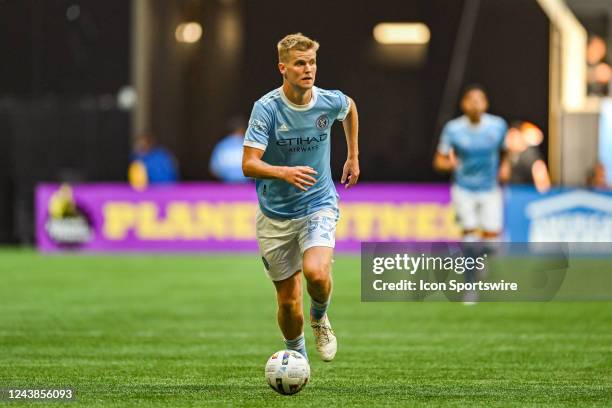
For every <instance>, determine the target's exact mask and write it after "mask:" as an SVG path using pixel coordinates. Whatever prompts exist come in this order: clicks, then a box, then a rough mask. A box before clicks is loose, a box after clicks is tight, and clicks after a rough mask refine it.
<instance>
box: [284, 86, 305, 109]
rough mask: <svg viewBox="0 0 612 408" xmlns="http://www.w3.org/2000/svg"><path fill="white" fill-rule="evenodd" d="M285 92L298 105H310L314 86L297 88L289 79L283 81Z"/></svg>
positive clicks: (290, 100)
mask: <svg viewBox="0 0 612 408" xmlns="http://www.w3.org/2000/svg"><path fill="white" fill-rule="evenodd" d="M283 92H284V94H285V96H286V97H287V99H288V100H289V102H291V103H293V104H296V105H308V104H309V103H310V101H311V100H312V88H310V89H303V88H295V87H293V86H291V84H289V82H287V81H285V82H284V83H283Z"/></svg>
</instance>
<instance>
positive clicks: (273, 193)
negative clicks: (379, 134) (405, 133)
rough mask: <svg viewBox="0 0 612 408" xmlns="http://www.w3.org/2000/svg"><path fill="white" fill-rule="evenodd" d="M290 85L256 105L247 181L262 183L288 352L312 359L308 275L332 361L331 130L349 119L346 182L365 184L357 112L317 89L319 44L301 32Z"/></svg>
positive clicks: (266, 235) (263, 237)
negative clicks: (305, 297) (307, 332)
mask: <svg viewBox="0 0 612 408" xmlns="http://www.w3.org/2000/svg"><path fill="white" fill-rule="evenodd" d="M277 48H278V69H279V71H280V73H281V75H282V76H283V85H282V86H281V87H280V88H277V89H274V90H273V91H271V92H269V93H267V94H266V95H264V96H263V97H262V98H260V99H259V100H258V101H257V102H255V105H254V107H253V111H252V113H251V118H250V120H249V125H248V128H247V132H246V135H245V140H244V153H243V159H242V169H243V172H244V175H245V176H247V177H253V178H255V179H257V181H256V189H257V196H258V199H259V211H258V213H257V226H256V230H257V240H258V243H259V249H260V251H261V255H262V261H263V264H264V267H265V271H266V273H267V275H268V277H269V278H270V279H271V280H272V281H273V283H274V286H275V288H276V298H277V303H278V312H277V319H278V325H279V327H280V329H281V331H282V333H283V336H284V338H285V344H286V346H287V348H288V349H292V350H296V351H299V352H300V353H301V354H302V355H304V356H305V357H306V358H307V354H306V345H305V341H304V332H303V325H304V316H303V311H302V273H303V274H304V277H305V278H306V282H307V290H308V294H309V295H310V298H311V303H310V323H311V326H312V329H313V331H314V336H315V340H316V348H317V351H318V352H319V354H320V356H321V358H322V359H323V360H324V361H331V360H332V359H333V358H334V356H335V355H336V350H337V341H336V336H335V334H334V332H333V330H332V327H331V324H330V322H329V318H328V317H327V308H328V306H329V303H330V296H331V292H332V278H331V263H332V257H333V248H334V245H335V231H336V222H337V220H338V216H339V211H338V198H337V192H336V189H335V186H334V183H333V181H332V177H331V169H330V130H331V126H332V124H333V122H334V121H335V120H339V121H342V124H343V128H344V133H345V136H346V143H347V146H348V157H347V159H346V162H345V164H344V168H343V171H342V178H341V182H342V183H343V184H344V183H346V184H345V188H349V187H351V186H353V185H355V183H357V179H358V178H359V160H358V146H357V131H358V119H357V107H356V106H355V102H354V101H353V100H352V99H351V98H349V97H347V96H346V95H344V94H343V93H342V92H340V91H328V90H324V89H320V88H317V87H315V86H314V82H315V77H316V73H317V50H318V48H319V44H318V43H317V42H316V41H313V40H311V39H310V38H308V37H305V36H304V35H302V34H301V33H297V34H290V35H287V36H286V37H285V38H283V39H282V40H281V41H280V42H279V43H278V44H277Z"/></svg>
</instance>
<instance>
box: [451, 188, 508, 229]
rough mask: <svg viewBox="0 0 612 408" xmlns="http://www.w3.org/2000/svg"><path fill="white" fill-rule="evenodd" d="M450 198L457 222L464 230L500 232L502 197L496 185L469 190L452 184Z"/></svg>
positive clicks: (502, 220) (502, 219)
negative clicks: (487, 188) (492, 187)
mask: <svg viewBox="0 0 612 408" xmlns="http://www.w3.org/2000/svg"><path fill="white" fill-rule="evenodd" d="M451 198H452V201H453V206H454V207H455V212H456V213H457V217H458V218H459V224H460V225H461V227H462V228H463V229H464V230H472V229H478V228H480V229H482V230H483V231H487V232H501V230H502V228H503V223H504V215H503V197H502V191H501V189H500V188H499V187H498V186H496V187H495V188H494V189H492V190H489V191H470V190H467V189H465V188H462V187H459V186H458V185H456V184H453V186H452V187H451Z"/></svg>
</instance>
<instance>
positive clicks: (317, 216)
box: [256, 208, 339, 281]
mask: <svg viewBox="0 0 612 408" xmlns="http://www.w3.org/2000/svg"><path fill="white" fill-rule="evenodd" d="M338 214H339V213H338V210H337V209H334V208H325V209H322V210H320V211H317V212H316V213H314V214H311V215H307V216H305V217H302V218H296V219H294V220H276V219H273V218H269V217H266V216H265V215H263V214H262V213H261V211H259V210H257V228H256V230H257V242H258V243H259V251H260V252H261V255H262V261H263V263H264V266H265V271H266V274H267V275H268V277H269V278H270V279H272V280H273V281H281V280H283V279H287V278H289V277H291V275H293V274H294V273H295V272H297V271H299V270H301V269H302V256H303V254H304V251H306V250H307V249H308V248H312V247H316V246H322V247H330V248H333V247H334V246H335V245H336V223H337V222H338Z"/></svg>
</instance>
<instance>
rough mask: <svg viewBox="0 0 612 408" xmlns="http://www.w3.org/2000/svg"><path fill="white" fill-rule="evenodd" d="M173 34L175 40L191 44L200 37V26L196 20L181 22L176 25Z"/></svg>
mask: <svg viewBox="0 0 612 408" xmlns="http://www.w3.org/2000/svg"><path fill="white" fill-rule="evenodd" d="M174 35H175V37H176V41H178V42H182V43H189V44H192V43H195V42H198V41H199V40H200V38H201V37H202V26H201V25H200V23H196V22H189V23H181V24H179V25H178V26H177V27H176V31H175V32H174Z"/></svg>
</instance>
